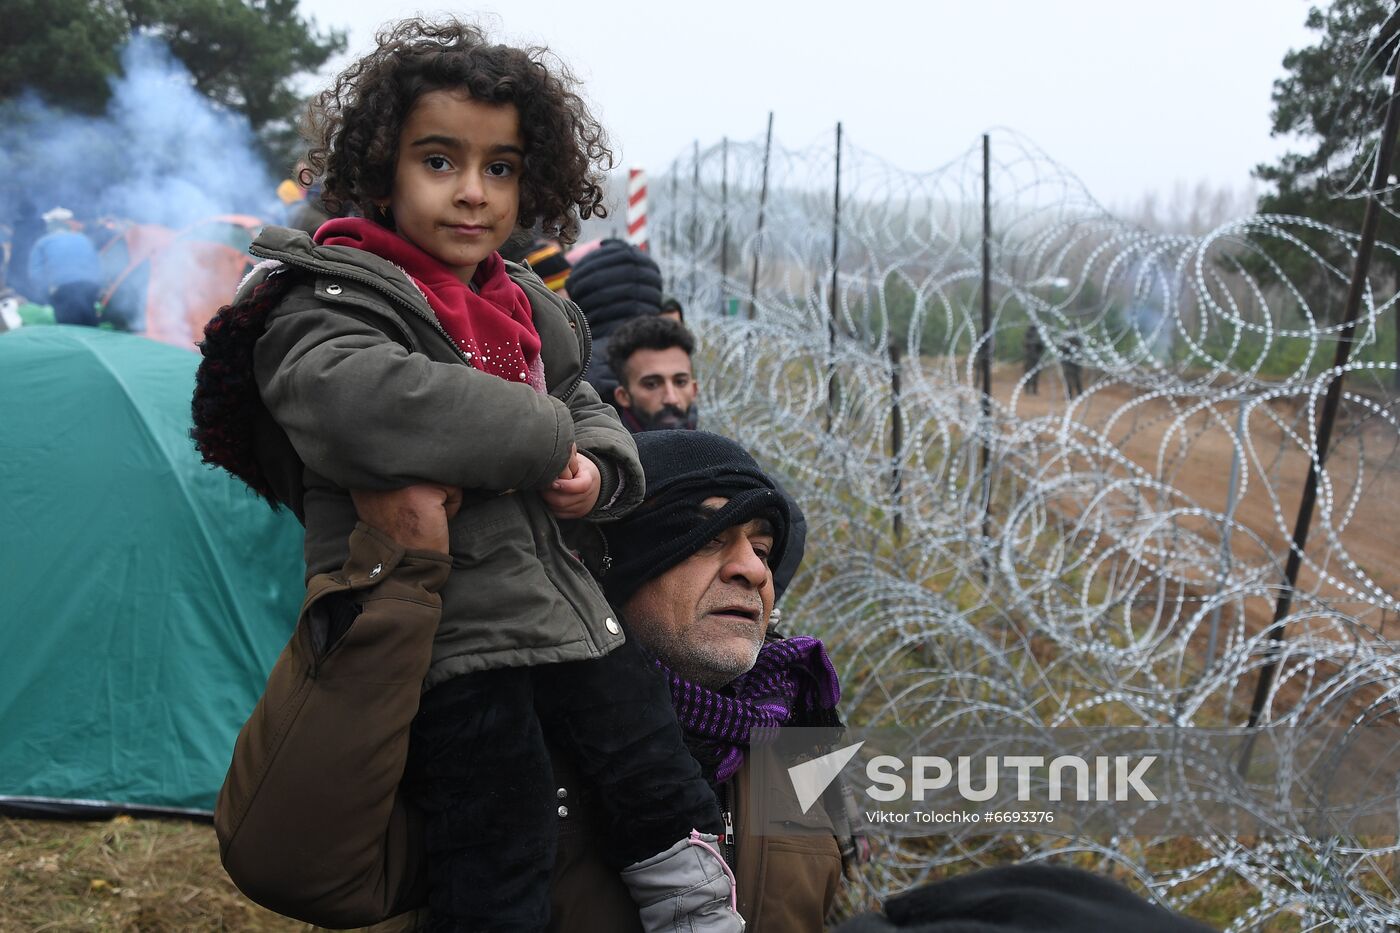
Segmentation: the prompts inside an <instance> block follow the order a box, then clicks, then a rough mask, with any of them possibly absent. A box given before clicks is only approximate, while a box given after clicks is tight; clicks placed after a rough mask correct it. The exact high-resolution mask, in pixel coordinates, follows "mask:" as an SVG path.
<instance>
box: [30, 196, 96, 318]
mask: <svg viewBox="0 0 1400 933" xmlns="http://www.w3.org/2000/svg"><path fill="white" fill-rule="evenodd" d="M44 223H45V224H46V225H47V226H48V231H49V232H48V233H46V234H44V236H42V237H40V238H39V242H37V243H35V244H34V248H33V249H32V250H31V251H30V253H29V263H28V275H29V288H30V290H31V291H32V292H33V293H34V294H33V295H31V296H30V297H32V298H34V299H36V300H38V301H45V302H47V303H48V304H50V305H52V306H53V317H54V321H55V322H56V323H59V324H81V325H84V326H87V327H96V326H97V324H98V314H97V298H98V295H99V294H101V291H102V261H101V259H100V258H99V257H98V254H97V247H95V246H94V245H93V243H92V241H91V240H89V239H88V238H87V237H86V236H84V235H83V234H82V233H80V232H79V231H78V230H76V229H74V226H73V212H72V211H70V210H68V209H67V208H64V207H55V208H54V209H53V210H51V211H48V212H46V213H45V214H44Z"/></svg>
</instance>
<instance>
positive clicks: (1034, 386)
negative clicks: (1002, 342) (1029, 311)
mask: <svg viewBox="0 0 1400 933" xmlns="http://www.w3.org/2000/svg"><path fill="white" fill-rule="evenodd" d="M1044 355H1045V341H1044V340H1042V339H1041V337H1040V328H1039V327H1037V326H1036V325H1034V324H1032V325H1030V326H1029V327H1027V328H1026V336H1025V338H1024V339H1023V340H1022V342H1021V356H1022V360H1023V362H1024V363H1025V367H1026V376H1025V379H1026V394H1027V395H1039V394H1040V358H1041V357H1042V356H1044Z"/></svg>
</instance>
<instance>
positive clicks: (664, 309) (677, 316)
mask: <svg viewBox="0 0 1400 933" xmlns="http://www.w3.org/2000/svg"><path fill="white" fill-rule="evenodd" d="M661 316H662V317H666V318H670V319H671V320H673V321H675V322H676V323H677V324H684V323H685V310H684V309H683V308H681V303H680V302H679V301H678V300H676V299H675V298H673V297H672V296H670V295H667V296H666V297H665V298H662V299H661Z"/></svg>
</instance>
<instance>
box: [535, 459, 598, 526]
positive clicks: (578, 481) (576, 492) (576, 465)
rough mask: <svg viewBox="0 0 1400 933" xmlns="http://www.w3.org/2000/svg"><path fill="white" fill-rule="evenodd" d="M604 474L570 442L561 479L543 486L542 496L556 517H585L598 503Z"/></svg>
mask: <svg viewBox="0 0 1400 933" xmlns="http://www.w3.org/2000/svg"><path fill="white" fill-rule="evenodd" d="M602 487H603V478H602V477H601V476H599V475H598V466H597V464H595V463H594V462H593V461H592V460H590V459H589V458H588V457H580V456H579V455H578V447H577V446H570V448H569V462H568V464H567V465H566V466H565V467H564V471H563V472H562V473H560V474H559V477H558V479H556V480H555V481H554V482H553V483H551V484H550V485H549V488H548V489H544V490H541V492H540V497H541V498H543V499H544V504H545V505H547V506H548V507H549V510H550V511H551V512H553V513H554V517H555V518H583V517H584V516H585V515H587V514H588V513H589V512H592V511H593V506H595V505H597V504H598V491H599V490H600V489H602Z"/></svg>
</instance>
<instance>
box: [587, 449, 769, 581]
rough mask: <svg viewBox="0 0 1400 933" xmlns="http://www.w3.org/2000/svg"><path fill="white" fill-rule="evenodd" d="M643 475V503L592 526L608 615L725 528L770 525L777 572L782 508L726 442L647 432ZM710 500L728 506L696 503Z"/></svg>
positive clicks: (763, 477)
mask: <svg viewBox="0 0 1400 933" xmlns="http://www.w3.org/2000/svg"><path fill="white" fill-rule="evenodd" d="M633 440H635V441H636V442H637V452H638V453H639V454H640V455H641V461H642V472H643V473H644V474H645V475H646V481H647V497H646V500H645V501H643V502H642V504H641V505H639V506H638V507H637V508H636V509H635V510H633V511H632V512H631V513H630V514H628V515H627V517H625V518H623V519H620V520H618V521H616V522H609V523H608V524H606V525H602V526H599V527H601V528H602V529H603V532H604V534H605V535H606V536H607V539H608V552H609V554H610V556H611V557H612V567H611V568H610V569H609V570H608V572H607V573H606V574H605V575H604V576H603V581H602V582H603V591H604V593H606V594H607V597H608V601H609V602H611V603H612V604H613V605H614V606H615V607H619V608H620V607H621V606H622V604H623V603H625V602H627V600H628V599H629V598H630V597H631V596H632V594H633V593H635V592H636V591H637V588H638V587H640V586H641V585H642V584H643V583H645V582H646V581H648V580H651V579H654V578H655V577H657V576H658V575H660V574H662V573H664V572H666V571H667V570H669V569H671V568H672V567H674V566H676V565H677V564H679V563H680V562H681V561H683V560H685V559H686V558H687V557H690V556H691V555H692V554H694V553H695V552H696V551H698V550H700V548H701V547H703V546H704V545H705V543H706V542H707V541H709V540H710V539H712V538H714V537H715V536H716V535H718V534H719V533H720V532H722V531H724V530H725V529H726V528H730V527H733V526H734V525H742V524H744V523H745V522H747V521H750V520H751V519H754V518H759V517H762V518H766V519H768V521H770V522H771V523H772V524H773V549H772V551H771V552H770V554H769V557H768V564H769V566H777V565H778V563H779V562H780V561H781V560H782V558H783V552H784V550H785V549H786V548H787V544H788V522H789V513H788V503H787V499H786V498H784V497H783V495H782V494H781V493H780V492H778V491H777V489H776V488H775V487H774V485H773V481H772V480H771V479H769V478H768V475H767V474H765V473H764V472H763V470H762V468H761V467H759V465H758V464H757V463H756V462H755V461H754V459H753V457H751V456H749V453H748V451H746V450H744V448H742V447H740V446H739V445H738V444H736V443H735V442H734V441H731V440H730V439H729V438H727V437H720V436H719V435H718V434H711V433H709V432H708V431H646V432H644V433H642V434H638V435H635V436H634V437H633ZM711 496H724V497H726V498H728V499H729V501H728V502H727V503H726V504H725V505H724V507H723V508H721V509H719V510H718V511H716V512H707V511H705V510H704V509H702V508H701V503H702V502H704V501H705V500H706V499H708V498H710V497H711Z"/></svg>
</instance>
